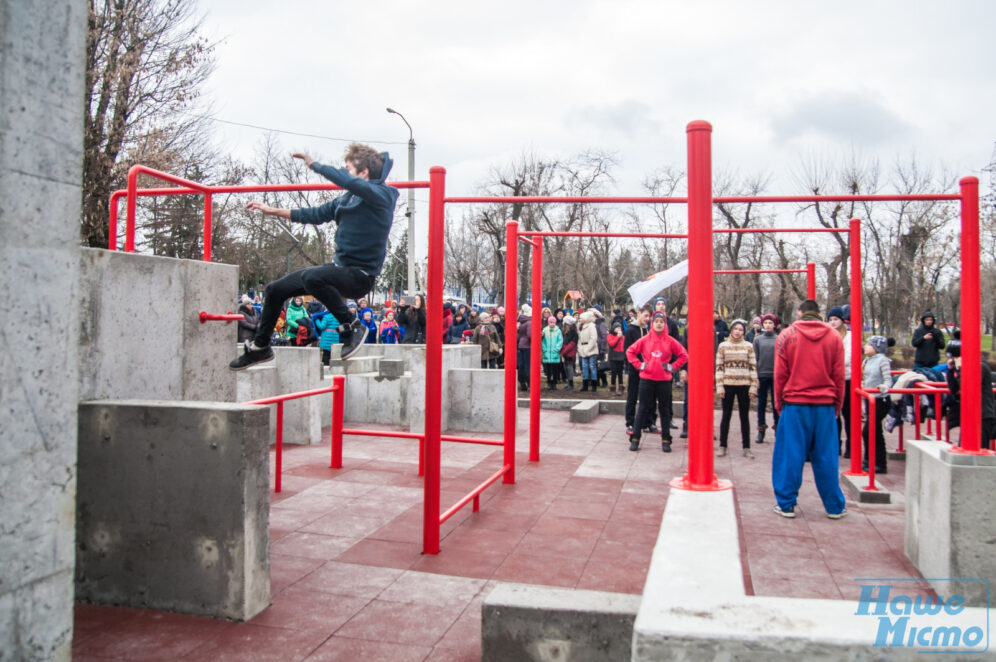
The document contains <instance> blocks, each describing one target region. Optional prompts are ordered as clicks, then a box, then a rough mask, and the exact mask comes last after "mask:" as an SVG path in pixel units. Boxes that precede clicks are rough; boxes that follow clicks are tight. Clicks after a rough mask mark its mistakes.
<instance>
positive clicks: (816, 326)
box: [792, 319, 833, 342]
mask: <svg viewBox="0 0 996 662" xmlns="http://www.w3.org/2000/svg"><path fill="white" fill-rule="evenodd" d="M792 326H794V327H795V328H796V330H798V332H799V333H800V334H801V335H802V336H803V337H804V338H806V340H812V341H813V342H819V341H820V340H822V339H823V337H824V336H825V335H827V334H828V333H832V332H833V329H832V328H830V325H828V324H826V323H824V322H821V321H819V320H805V319H804V320H798V321H796V323H795V324H793V325H792Z"/></svg>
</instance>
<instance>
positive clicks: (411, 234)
mask: <svg viewBox="0 0 996 662" xmlns="http://www.w3.org/2000/svg"><path fill="white" fill-rule="evenodd" d="M387 112H389V113H391V114H392V115H397V116H398V117H400V118H401V121H402V122H404V123H405V126H407V127H408V181H409V182H413V181H415V134H414V132H413V131H412V125H411V124H409V123H408V120H406V119H405V116H404V115H402V114H401V113H399V112H398V111H396V110H394V109H393V108H388V109H387ZM405 216H407V217H408V292H409V294H410V293H412V292H413V291H414V290H415V289H416V287H417V286H416V283H415V189H413V188H410V189H408V211H407V212H405Z"/></svg>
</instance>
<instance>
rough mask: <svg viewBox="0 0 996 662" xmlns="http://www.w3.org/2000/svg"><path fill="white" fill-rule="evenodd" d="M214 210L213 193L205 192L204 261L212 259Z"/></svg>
mask: <svg viewBox="0 0 996 662" xmlns="http://www.w3.org/2000/svg"><path fill="white" fill-rule="evenodd" d="M213 217H214V212H213V210H212V207H211V194H210V193H205V194H204V261H205V262H210V261H211V223H212V221H213Z"/></svg>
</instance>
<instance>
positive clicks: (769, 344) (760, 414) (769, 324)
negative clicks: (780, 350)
mask: <svg viewBox="0 0 996 662" xmlns="http://www.w3.org/2000/svg"><path fill="white" fill-rule="evenodd" d="M777 339H778V336H776V335H775V316H774V315H771V314H768V315H764V316H763V317H762V318H761V333H760V334H758V335H757V336H755V337H754V343H753V347H754V359H755V360H756V361H757V438H756V439H755V440H754V443H756V444H763V443H764V432H765V431H766V430H767V429H768V425H767V413H768V412H767V409H768V397H769V396H770V397H771V416H772V423H773V424H774V427H775V430H776V431H777V430H778V410H777V409H775V398H774V390H775V341H776V340H777Z"/></svg>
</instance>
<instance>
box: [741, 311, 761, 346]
mask: <svg viewBox="0 0 996 662" xmlns="http://www.w3.org/2000/svg"><path fill="white" fill-rule="evenodd" d="M762 333H764V329H763V328H762V326H761V318H760V317H755V318H754V319H753V320H752V321H751V323H750V330H749V331H747V335H746V336H744V340H746V341H747V342H749V343H753V342H754V338H756V337H758V336H759V335H761V334H762Z"/></svg>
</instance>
